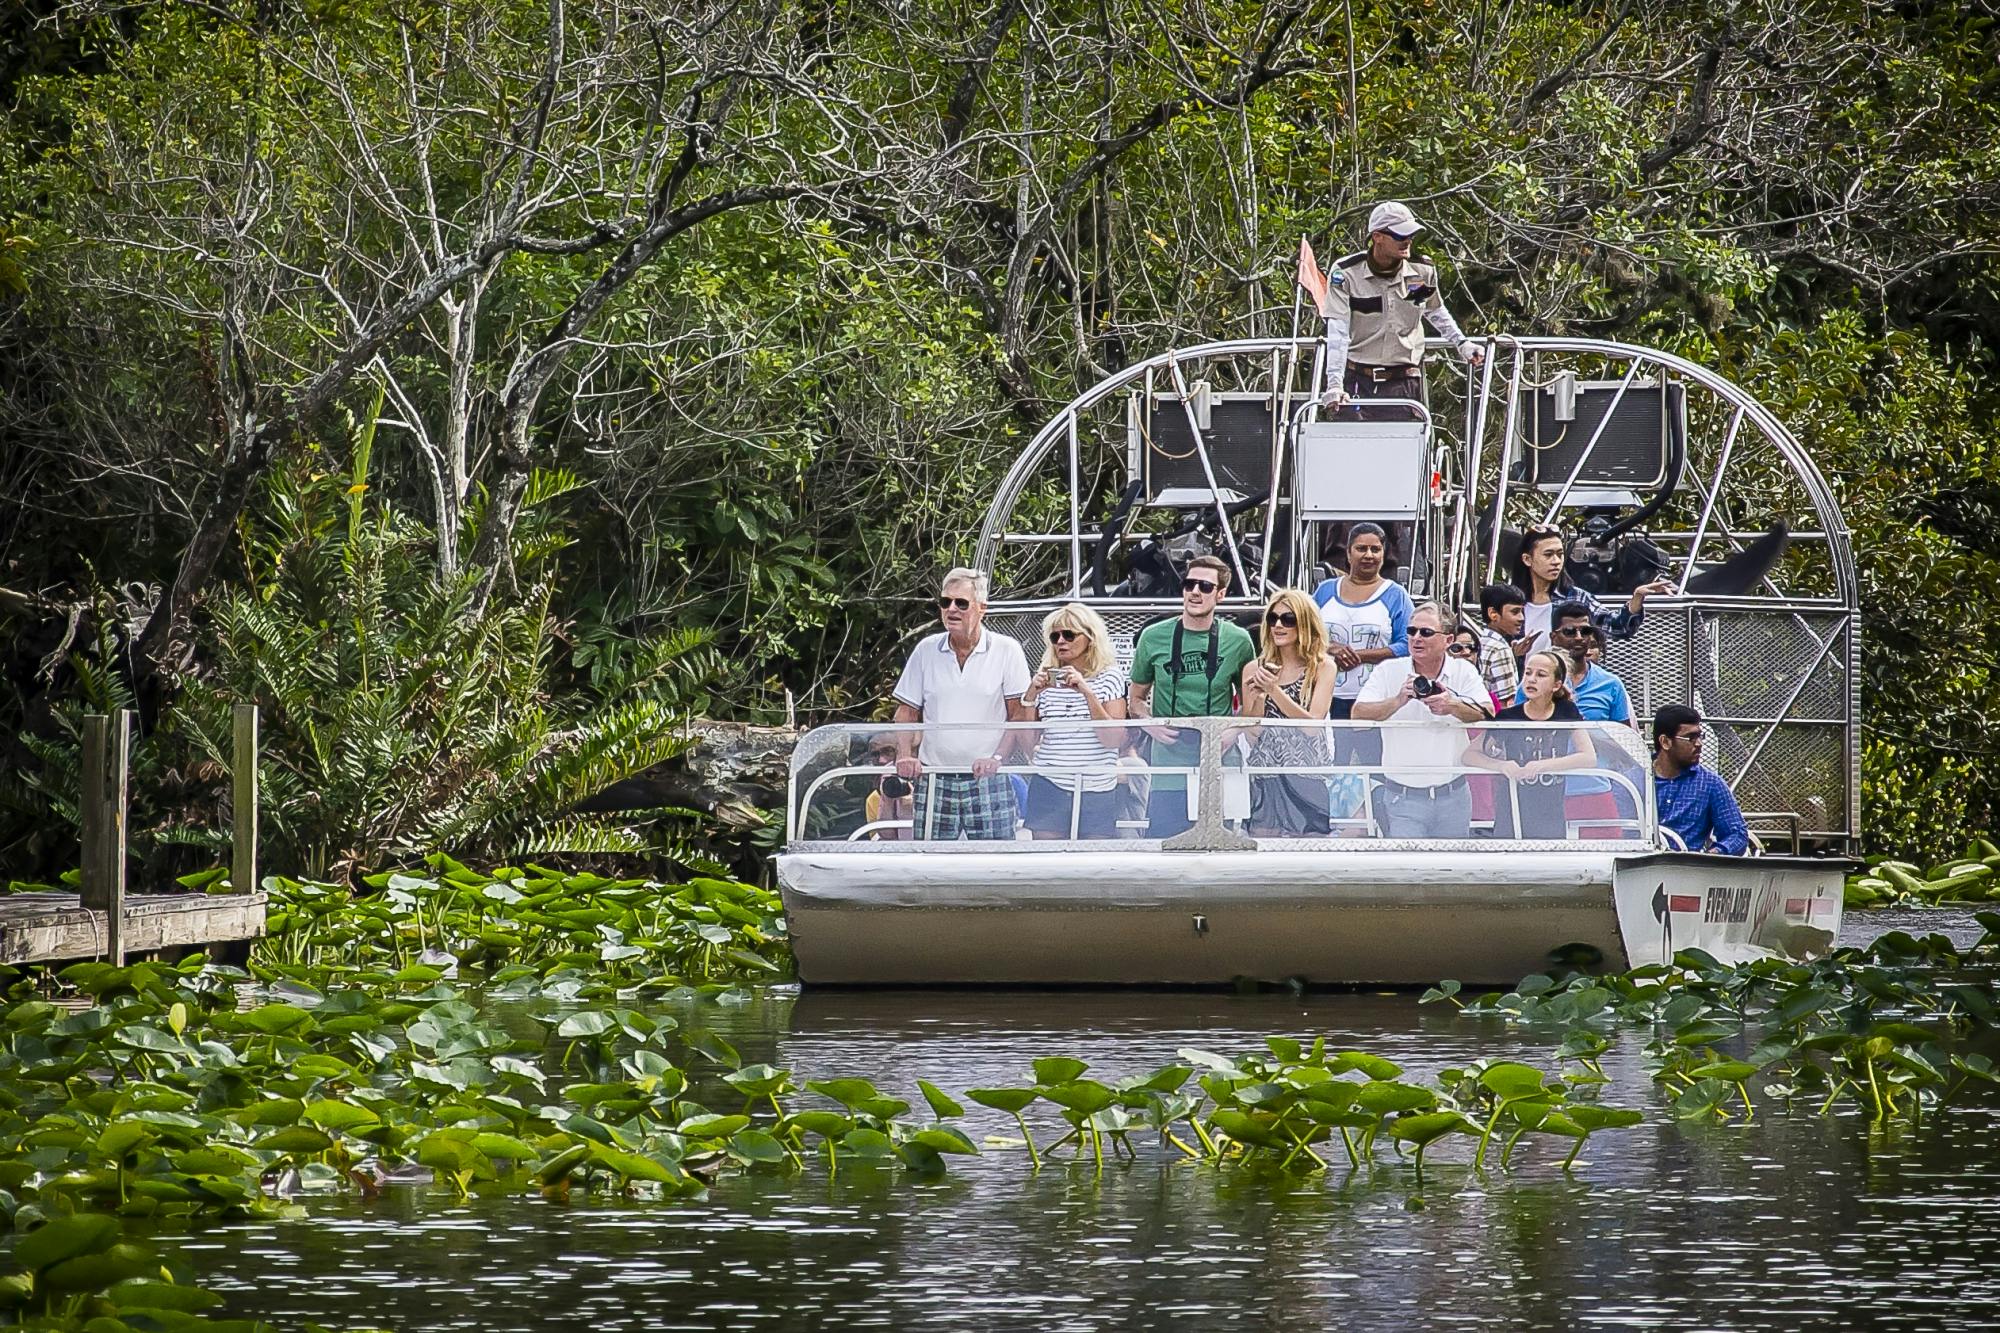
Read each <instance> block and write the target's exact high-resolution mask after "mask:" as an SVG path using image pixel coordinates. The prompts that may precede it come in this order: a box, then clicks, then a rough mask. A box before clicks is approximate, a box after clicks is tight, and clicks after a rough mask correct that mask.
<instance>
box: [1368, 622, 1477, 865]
mask: <svg viewBox="0 0 2000 1333" xmlns="http://www.w3.org/2000/svg"><path fill="white" fill-rule="evenodd" d="M1453 628H1454V625H1453V623H1452V622H1451V621H1450V620H1449V619H1447V617H1446V616H1445V614H1444V612H1443V611H1441V610H1439V608H1438V606H1437V605H1436V603H1433V602H1426V603H1424V604H1423V605H1421V606H1419V607H1417V609H1416V610H1414V611H1412V612H1411V613H1410V626H1409V635H1410V655H1409V656H1408V657H1392V658H1390V659H1389V660H1388V661H1386V662H1380V663H1377V664H1376V667H1375V670H1374V671H1372V672H1371V673H1369V676H1368V683H1367V684H1366V685H1363V686H1362V687H1361V697H1360V698H1359V699H1356V700H1355V701H1354V717H1355V720H1356V721H1360V722H1394V723H1399V724H1402V725H1398V726H1390V727H1384V728H1383V729H1382V800H1381V812H1382V823H1383V826H1384V830H1385V832H1387V834H1388V836H1390V837H1392V838H1466V837H1470V836H1471V835H1472V793H1471V789H1470V787H1469V786H1468V785H1467V783H1466V780H1465V775H1464V774H1463V773H1460V772H1457V771H1456V770H1457V768H1458V766H1459V757H1460V756H1461V755H1463V754H1464V753H1465V726H1466V723H1468V722H1484V721H1487V720H1489V719H1490V718H1491V717H1492V716H1493V707H1492V703H1491V697H1490V696H1489V695H1488V694H1487V692H1486V682H1485V680H1484V679H1482V678H1481V677H1480V674H1479V671H1478V669H1477V668H1475V667H1474V666H1473V665H1472V664H1471V663H1470V662H1464V661H1459V660H1458V659H1456V658H1452V657H1447V656H1446V655H1445V651H1444V650H1445V645H1446V644H1448V643H1450V642H1451V631H1452V629H1453Z"/></svg>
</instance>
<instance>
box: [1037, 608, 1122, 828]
mask: <svg viewBox="0 0 2000 1333" xmlns="http://www.w3.org/2000/svg"><path fill="white" fill-rule="evenodd" d="M1042 638H1043V639H1045V640H1046V641H1047V642H1048V649H1047V651H1046V652H1045V653H1044V654H1043V655H1042V666H1041V669H1040V670H1039V671H1037V672H1036V673H1035V677H1034V679H1033V680H1030V681H1029V682H1028V692H1027V693H1026V694H1024V695H1022V696H1021V702H1022V703H1024V704H1026V705H1027V706H1028V707H1030V708H1032V709H1034V710H1035V716H1036V717H1037V718H1038V719H1040V720H1041V721H1043V722H1049V723H1067V724H1069V725H1066V726H1050V727H1047V728H1045V729H1044V730H1043V731H1042V734H1041V743H1040V744H1039V745H1037V746H1036V747H1035V767H1036V768H1038V769H1040V770H1041V771H1040V772H1038V773H1036V774H1035V775H1034V776H1033V777H1031V778H1029V779H1028V812H1027V817H1026V819H1025V821H1024V822H1025V823H1026V824H1027V826H1028V831H1029V832H1030V833H1031V834H1033V835H1034V836H1035V837H1037V838H1069V837H1077V838H1115V837H1117V836H1118V826H1117V793H1116V791H1115V789H1116V787H1117V786H1118V751H1119V749H1120V748H1121V747H1122V746H1123V745H1124V743H1125V728H1124V727H1123V726H1121V725H1119V723H1120V722H1122V720H1123V719H1124V717H1125V673H1124V672H1122V671H1120V670H1119V669H1118V661H1117V658H1115V657H1114V656H1113V655H1112V652H1111V631H1110V630H1109V629H1108V628H1107V627H1106V626H1105V624H1104V617H1102V616H1100V615H1098V614H1097V612H1095V611H1093V610H1091V609H1090V608H1089V607H1087V606H1085V605H1084V604H1083V603H1081V602H1069V603H1067V604H1065V605H1063V606H1059V607H1057V608H1056V609H1055V610H1054V611H1051V612H1049V614H1048V615H1047V616H1046V617H1044V618H1043V620H1042ZM1093 722H1095V723H1109V724H1111V725H1108V726H1103V725H1100V726H1091V725H1088V724H1090V723H1093ZM1072 821H1074V822H1073V823H1072ZM1072 830H1074V831H1072Z"/></svg>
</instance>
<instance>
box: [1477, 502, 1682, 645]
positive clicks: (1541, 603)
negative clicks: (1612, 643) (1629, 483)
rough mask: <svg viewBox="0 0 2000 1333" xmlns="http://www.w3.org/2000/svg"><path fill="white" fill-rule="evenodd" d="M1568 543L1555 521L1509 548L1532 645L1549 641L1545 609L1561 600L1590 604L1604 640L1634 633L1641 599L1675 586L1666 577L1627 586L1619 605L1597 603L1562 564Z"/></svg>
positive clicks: (1641, 614) (1531, 530)
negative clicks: (1628, 589) (1629, 588)
mask: <svg viewBox="0 0 2000 1333" xmlns="http://www.w3.org/2000/svg"><path fill="white" fill-rule="evenodd" d="M1568 551H1569V543H1568V542H1567V541H1565V540H1564V539H1563V534H1562V529H1561V528H1558V527H1556V526H1555V525H1554V524H1537V525H1536V526H1534V527H1531V528H1528V529H1526V530H1524V531H1523V532H1522V533H1521V540H1520V542H1519V543H1517V544H1516V545H1515V548H1514V568H1515V574H1514V581H1515V582H1516V583H1518V584H1520V585H1521V587H1522V588H1523V589H1524V590H1525V591H1526V592H1527V594H1528V602H1527V606H1526V607H1525V608H1524V610H1525V622H1526V623H1525V625H1524V626H1523V629H1524V632H1525V633H1526V635H1527V637H1528V640H1529V643H1530V645H1531V647H1533V648H1546V647H1548V646H1549V612H1550V610H1551V609H1553V608H1554V607H1555V606H1557V605H1558V604H1560V603H1563V602H1581V603H1583V604H1584V605H1585V606H1587V607H1589V608H1590V618H1591V620H1592V621H1593V622H1594V623H1595V624H1596V625H1597V626H1598V628H1599V629H1601V630H1603V631H1604V637H1606V638H1607V639H1629V638H1631V637H1632V636H1633V635H1634V634H1636V633H1638V632H1639V622H1640V621H1642V620H1644V619H1645V618H1646V599H1647V598H1648V597H1652V596H1656V595H1658V594H1660V593H1668V592H1672V591H1673V590H1674V585H1673V584H1671V583H1669V582H1667V581H1666V580H1665V579H1658V580H1655V581H1654V582H1652V583H1647V584H1643V585H1641V586H1640V587H1637V588H1634V589H1633V590H1632V595H1631V596H1630V597H1628V598H1626V599H1625V602H1624V604H1623V605H1617V604H1607V603H1605V602H1600V601H1599V600H1598V599H1597V598H1595V597H1593V596H1591V594H1590V593H1588V592H1586V591H1585V590H1584V589H1582V588H1579V587H1577V586H1576V583H1575V581H1574V580H1572V579H1571V578H1570V576H1569V572H1568V571H1567V570H1566V569H1565V568H1564V567H1563V566H1564V562H1565V560H1566V559H1567V554H1568Z"/></svg>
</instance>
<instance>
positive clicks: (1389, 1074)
mask: <svg viewBox="0 0 2000 1333" xmlns="http://www.w3.org/2000/svg"><path fill="white" fill-rule="evenodd" d="M1326 1067H1327V1068H1328V1069H1329V1070H1331V1071H1332V1072H1334V1073H1336V1074H1344V1073H1346V1072H1347V1071H1348V1070H1350V1069H1358V1070H1360V1071H1361V1072H1362V1073H1363V1074H1366V1075H1367V1076H1368V1077H1369V1078H1371V1079H1376V1080H1378V1081H1383V1082H1386V1081H1387V1080H1389V1079H1393V1078H1396V1077H1398V1076H1400V1075H1401V1074H1402V1072H1403V1067H1402V1066H1401V1065H1399V1064H1397V1063H1396V1062H1395V1061H1393V1060H1384V1059H1383V1058H1382V1057H1381V1056H1379V1055H1370V1054H1369V1053H1368V1052H1366V1051H1340V1052H1337V1053H1336V1054H1335V1055H1334V1057H1333V1059H1332V1060H1330V1061H1328V1062H1327V1066H1326Z"/></svg>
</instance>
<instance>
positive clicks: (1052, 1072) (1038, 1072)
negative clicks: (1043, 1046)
mask: <svg viewBox="0 0 2000 1333" xmlns="http://www.w3.org/2000/svg"><path fill="white" fill-rule="evenodd" d="M1088 1068H1090V1066H1089V1065H1087V1064H1085V1063H1084V1062H1083V1061H1081V1060H1073V1059H1071V1058H1070V1057H1068V1056H1066V1055H1050V1056H1044V1057H1042V1058H1041V1059H1039V1060H1037V1061H1035V1082H1037V1083H1039V1084H1041V1085H1042V1086H1044V1087H1052V1086H1054V1085H1055V1084H1058V1083H1070V1082H1073V1081H1075V1080H1076V1079H1078V1078H1080V1077H1082V1075H1083V1071H1084V1070H1086V1069H1088Z"/></svg>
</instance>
